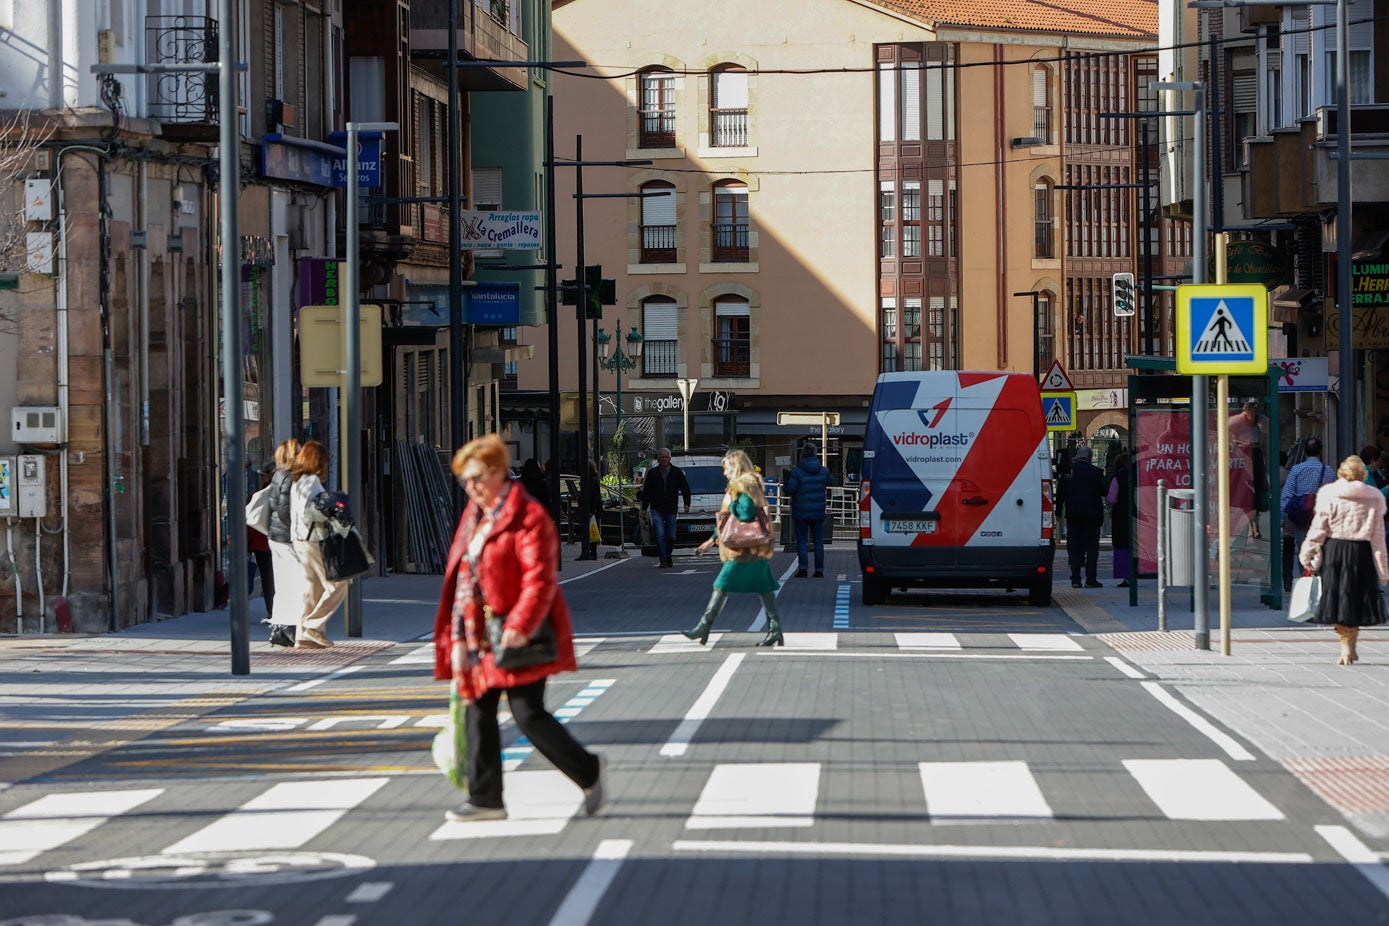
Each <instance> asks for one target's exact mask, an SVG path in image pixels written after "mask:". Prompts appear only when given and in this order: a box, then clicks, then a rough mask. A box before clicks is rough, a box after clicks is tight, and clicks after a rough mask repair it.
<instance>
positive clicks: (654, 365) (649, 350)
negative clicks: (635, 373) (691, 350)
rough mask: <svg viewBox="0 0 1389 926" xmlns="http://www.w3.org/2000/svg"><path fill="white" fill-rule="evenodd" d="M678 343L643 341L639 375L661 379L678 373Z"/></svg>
mask: <svg viewBox="0 0 1389 926" xmlns="http://www.w3.org/2000/svg"><path fill="white" fill-rule="evenodd" d="M679 360H680V342H679V341H643V342H642V344H641V375H642V376H652V377H662V376H674V375H675V374H676V373H678V372H679V367H678V364H679Z"/></svg>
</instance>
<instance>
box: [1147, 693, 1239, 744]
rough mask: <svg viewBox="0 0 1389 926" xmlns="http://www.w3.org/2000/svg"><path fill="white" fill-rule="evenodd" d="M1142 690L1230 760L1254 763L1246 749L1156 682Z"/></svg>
mask: <svg viewBox="0 0 1389 926" xmlns="http://www.w3.org/2000/svg"><path fill="white" fill-rule="evenodd" d="M1143 689H1144V690H1145V691H1147V692H1148V694H1150V695H1152V696H1153V697H1155V698H1157V699H1158V701H1159V702H1161V703H1162V704H1163V706H1165V707H1166V708H1168V709H1169V710H1171V711H1172V713H1174V714H1176V715H1177V716H1178V717H1180V718H1182V719H1183V720H1185V721H1186V722H1187V723H1189V724H1191V725H1192V726H1193V727H1195V728H1196V729H1197V730H1198V731H1199V732H1201V733H1203V734H1205V735H1206V736H1207V737H1209V738H1210V740H1211V742H1213V743H1215V744H1216V745H1217V746H1219V747H1220V748H1221V749H1223V750H1224V751H1225V754H1226V755H1227V756H1229V757H1230V758H1231V759H1234V760H1235V761H1237V762H1252V761H1254V754H1253V753H1251V752H1250V751H1249V750H1248V749H1245V748H1244V747H1243V746H1241V745H1240V744H1239V743H1237V742H1236V741H1235V739H1234V737H1232V736H1230V735H1228V734H1226V733H1223V732H1221V731H1220V730H1217V729H1216V728H1215V724H1213V723H1211V722H1210V721H1209V720H1207V719H1206V718H1204V717H1202V716H1201V715H1200V714H1198V713H1196V712H1195V711H1193V710H1192V709H1191V708H1189V707H1187V706H1186V705H1185V704H1183V703H1182V702H1180V701H1178V700H1177V699H1176V698H1174V697H1173V696H1172V695H1171V694H1170V693H1169V692H1168V691H1167V689H1165V688H1163V687H1162V686H1161V685H1159V684H1158V683H1157V682H1144V683H1143Z"/></svg>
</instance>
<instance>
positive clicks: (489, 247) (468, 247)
mask: <svg viewBox="0 0 1389 926" xmlns="http://www.w3.org/2000/svg"><path fill="white" fill-rule="evenodd" d="M459 221H460V222H461V223H462V226H463V234H462V239H463V240H462V241H460V242H459V244H458V247H459V248H460V249H461V250H464V251H493V250H502V251H538V250H540V233H541V223H540V213H539V212H470V211H468V210H466V209H465V210H463V211H462V212H460V213H459Z"/></svg>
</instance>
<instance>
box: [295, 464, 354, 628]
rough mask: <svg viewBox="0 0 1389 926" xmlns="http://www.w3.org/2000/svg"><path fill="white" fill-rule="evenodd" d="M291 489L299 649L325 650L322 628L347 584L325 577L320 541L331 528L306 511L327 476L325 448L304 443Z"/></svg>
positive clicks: (337, 603) (344, 594)
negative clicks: (300, 576)
mask: <svg viewBox="0 0 1389 926" xmlns="http://www.w3.org/2000/svg"><path fill="white" fill-rule="evenodd" d="M292 472H293V473H294V486H293V487H292V488H291V489H290V515H291V517H292V519H293V520H292V523H291V528H290V529H291V533H292V534H293V535H294V551H295V553H297V554H298V556H299V559H300V561H301V562H302V563H303V564H304V572H305V574H306V575H307V577H308V591H307V594H306V595H305V599H304V618H303V620H302V621H300V623H299V638H298V640H296V641H295V644H294V645H295V647H297V648H299V649H327V648H328V647H330V646H332V645H333V641H332V640H329V639H328V635H327V634H326V633H324V631H323V628H324V627H325V626H327V624H328V618H330V617H332V616H333V612H334V611H336V610H337V609H338V606H339V605H341V604H342V600H343V598H345V597H346V596H347V589H348V587H349V585H350V583H348V582H335V581H333V580H332V579H330V578H328V573H327V571H326V569H325V568H324V565H323V541H324V540H325V539H327V537H328V535H329V533H330V531H331V528H329V527H328V526H327V525H326V524H325V523H323V522H321V521H317V520H315V519H314V518H313V516H312V515H311V514H310V512H309V506H310V505H312V504H313V499H314V496H315V495H318V494H319V493H320V492H322V491H324V489H323V480H324V479H325V478H326V477H327V475H328V448H327V447H324V446H323V445H322V444H320V443H319V442H318V441H315V440H311V441H309V442H308V443H306V444H304V446H303V448H302V449H301V450H300V451H299V456H298V457H296V458H295V460H294V469H293V471H292Z"/></svg>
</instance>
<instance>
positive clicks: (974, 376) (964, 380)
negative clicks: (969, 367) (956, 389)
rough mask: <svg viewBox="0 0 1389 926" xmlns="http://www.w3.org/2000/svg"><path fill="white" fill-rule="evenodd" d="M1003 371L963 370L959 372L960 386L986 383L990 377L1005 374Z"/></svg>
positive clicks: (965, 386)
mask: <svg viewBox="0 0 1389 926" xmlns="http://www.w3.org/2000/svg"><path fill="white" fill-rule="evenodd" d="M1006 375H1007V374H1005V373H971V372H964V373H960V374H959V380H960V388H961V389H968V388H969V387H970V386H977V385H979V384H980V383H987V382H988V381H989V380H991V379H998V378H999V377H1000V376H1006Z"/></svg>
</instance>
